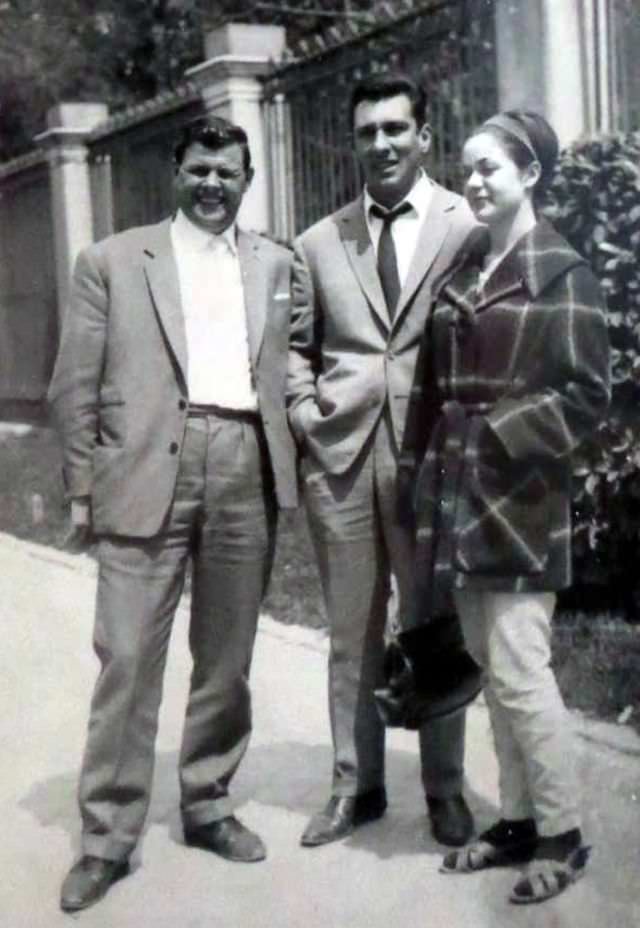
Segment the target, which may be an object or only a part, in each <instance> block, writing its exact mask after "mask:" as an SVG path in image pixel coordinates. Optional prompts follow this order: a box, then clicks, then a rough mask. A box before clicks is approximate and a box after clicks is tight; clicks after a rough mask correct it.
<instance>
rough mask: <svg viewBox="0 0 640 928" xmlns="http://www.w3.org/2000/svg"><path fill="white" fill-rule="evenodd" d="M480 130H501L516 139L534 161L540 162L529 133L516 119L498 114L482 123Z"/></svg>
mask: <svg viewBox="0 0 640 928" xmlns="http://www.w3.org/2000/svg"><path fill="white" fill-rule="evenodd" d="M482 128H483V129H491V128H494V129H501V130H502V131H503V132H505V133H506V134H507V135H511V136H512V137H513V138H514V139H517V140H518V142H520V144H521V145H524V147H525V148H526V149H527V151H528V152H529V154H530V155H531V157H532V158H533V159H534V161H539V160H540V159H539V158H538V155H537V153H536V150H535V148H534V147H533V142H532V141H531V138H530V136H529V133H528V132H527V130H526V129H525V128H524V126H523V125H522V123H520V122H519V121H518V120H517V119H514V118H513V117H512V116H507V115H506V114H505V113H498V114H497V115H496V116H492V117H491V118H490V119H487V121H486V122H483V123H482Z"/></svg>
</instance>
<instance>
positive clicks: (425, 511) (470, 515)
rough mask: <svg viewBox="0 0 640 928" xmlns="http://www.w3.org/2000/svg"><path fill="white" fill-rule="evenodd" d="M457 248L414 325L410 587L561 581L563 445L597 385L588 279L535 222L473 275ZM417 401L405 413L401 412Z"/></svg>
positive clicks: (567, 496) (470, 262)
mask: <svg viewBox="0 0 640 928" xmlns="http://www.w3.org/2000/svg"><path fill="white" fill-rule="evenodd" d="M478 271H479V261H478V257H477V255H474V254H473V250H470V249H467V250H466V252H465V253H464V254H463V256H462V258H461V261H460V262H458V264H457V266H456V267H455V268H454V269H453V270H452V274H451V276H450V277H449V279H448V282H447V283H446V284H445V285H444V286H443V288H442V289H441V290H440V292H439V295H438V297H437V299H436V301H435V304H434V306H433V310H432V313H431V316H430V322H429V324H428V326H427V329H426V332H425V339H424V344H423V357H422V359H421V363H420V364H419V365H418V370H419V371H420V370H421V371H424V372H425V373H424V374H423V375H421V376H420V378H419V380H418V381H417V382H416V384H415V387H414V398H413V402H412V410H411V411H410V414H409V421H408V423H407V433H406V437H405V443H404V449H403V452H404V453H403V457H402V466H401V477H400V480H401V482H402V481H404V482H405V484H406V482H407V480H411V479H413V481H414V483H413V488H414V493H413V504H414V508H415V516H416V527H417V575H418V597H417V601H416V602H417V608H416V609H415V610H414V612H415V616H414V617H413V618H412V617H411V616H409V617H408V620H407V625H408V626H409V627H411V625H412V624H414V623H418V622H420V621H421V616H423V615H424V610H425V608H427V609H428V611H429V612H431V613H434V612H435V613H438V612H442V611H447V610H448V609H449V608H450V606H451V595H450V594H451V591H452V590H455V589H463V588H466V589H475V590H495V591H502V592H518V591H523V592H524V591H551V590H558V589H561V588H562V587H565V586H567V585H569V583H570V582H571V515H570V501H571V455H572V452H573V451H574V450H575V449H576V447H577V446H578V445H579V443H580V442H581V440H582V439H583V437H584V436H585V435H587V434H588V433H589V432H591V431H592V430H593V429H594V428H595V426H596V425H597V424H598V422H600V421H601V419H602V417H603V416H604V415H605V412H606V410H607V405H608V402H609V396H610V384H609V344H608V337H607V329H606V324H605V318H604V314H603V301H602V298H601V295H600V291H599V287H598V284H597V282H596V280H595V278H594V276H593V274H592V273H591V271H590V269H589V268H588V267H587V265H586V263H585V261H584V260H583V259H582V258H581V257H580V256H579V255H578V254H577V253H576V252H575V251H573V249H571V248H570V247H569V245H568V244H567V243H566V241H565V240H564V239H563V238H561V237H560V236H559V235H558V234H557V233H556V232H555V230H554V229H553V228H552V227H551V226H550V225H549V224H548V223H547V222H546V221H544V220H541V221H539V222H538V224H537V225H536V226H535V227H534V228H533V229H532V230H531V231H530V232H528V233H527V234H526V235H524V236H523V237H522V238H521V239H520V240H519V242H517V243H516V245H515V246H514V248H513V249H512V250H511V251H510V252H509V254H508V255H507V256H506V257H505V258H504V259H503V260H502V262H501V263H500V264H499V266H498V267H497V268H496V269H495V270H494V272H493V273H492V274H491V276H490V277H489V279H488V280H487V281H486V283H485V286H484V288H483V289H479V286H478ZM414 410H417V411H418V414H417V415H415V414H413V411H414Z"/></svg>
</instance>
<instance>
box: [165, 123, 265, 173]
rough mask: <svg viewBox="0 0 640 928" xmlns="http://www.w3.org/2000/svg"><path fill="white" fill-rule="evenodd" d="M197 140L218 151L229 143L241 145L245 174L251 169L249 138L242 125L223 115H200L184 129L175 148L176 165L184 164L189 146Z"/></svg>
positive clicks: (174, 158)
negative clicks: (183, 160)
mask: <svg viewBox="0 0 640 928" xmlns="http://www.w3.org/2000/svg"><path fill="white" fill-rule="evenodd" d="M195 142H199V143H200V144H201V145H204V146H205V148H209V149H211V151H218V150H219V149H220V148H226V147H227V145H239V146H240V148H241V149H242V163H243V167H244V172H245V174H248V173H249V171H250V170H251V151H250V150H249V140H248V138H247V133H246V132H245V131H244V129H243V128H242V126H238V125H236V124H235V123H232V122H230V121H229V120H228V119H225V118H224V117H222V116H213V115H208V116H198V117H197V118H196V119H193V120H192V121H191V122H188V123H187V124H186V126H184V127H183V129H182V135H181V136H180V139H179V140H178V142H177V144H176V146H175V148H174V150H173V160H174V162H175V164H176V165H180V164H182V159H183V158H184V154H185V152H186V150H187V148H188V147H189V146H190V145H193V144H194V143H195Z"/></svg>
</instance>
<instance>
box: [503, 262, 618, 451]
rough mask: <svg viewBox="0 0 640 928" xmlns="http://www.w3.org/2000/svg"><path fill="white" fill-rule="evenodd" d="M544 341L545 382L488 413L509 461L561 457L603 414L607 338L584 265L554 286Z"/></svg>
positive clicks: (600, 303) (607, 387)
mask: <svg viewBox="0 0 640 928" xmlns="http://www.w3.org/2000/svg"><path fill="white" fill-rule="evenodd" d="M557 288H558V293H557V294H556V295H557V297H558V299H557V300H554V295H553V294H549V295H548V299H549V302H550V303H554V302H555V303H556V305H557V309H554V311H553V312H552V314H551V320H552V321H551V323H550V326H549V331H548V337H547V339H546V341H545V345H546V347H547V348H548V356H545V357H540V358H539V359H537V361H538V363H539V364H540V365H541V368H542V370H543V371H544V372H545V379H547V378H546V372H549V377H548V384H549V385H548V386H545V387H544V388H542V389H540V390H538V391H537V392H525V393H524V394H523V395H521V396H505V397H504V399H503V400H501V401H500V402H499V403H497V404H496V406H495V407H494V409H493V410H492V411H491V412H490V413H489V414H488V416H487V425H488V426H489V432H490V433H491V434H490V435H487V437H488V438H489V440H490V441H491V438H493V440H495V439H496V438H497V439H498V440H499V443H500V446H501V447H503V448H504V449H505V450H506V451H507V453H508V455H509V457H510V458H511V459H512V460H514V461H525V460H535V459H539V460H540V459H543V460H560V459H562V458H564V457H566V456H568V455H570V454H571V452H572V451H574V449H575V448H576V447H577V446H578V445H579V444H580V442H581V441H582V439H583V438H584V437H585V436H586V435H587V434H588V433H589V432H590V431H591V430H593V429H594V428H595V426H596V425H597V424H598V423H599V422H600V421H601V420H602V418H603V416H604V415H605V413H606V410H607V407H608V404H609V399H610V373H609V340H608V335H607V327H606V322H605V317H604V312H603V309H602V306H603V301H602V298H601V296H600V291H599V287H598V284H597V282H596V280H595V278H594V276H593V274H592V273H591V271H590V270H589V269H588V268H587V267H586V266H584V265H579V266H578V267H576V268H574V269H573V270H571V271H570V272H569V273H568V274H567V276H566V277H565V278H564V279H563V281H562V282H561V283H560V284H558V285H557Z"/></svg>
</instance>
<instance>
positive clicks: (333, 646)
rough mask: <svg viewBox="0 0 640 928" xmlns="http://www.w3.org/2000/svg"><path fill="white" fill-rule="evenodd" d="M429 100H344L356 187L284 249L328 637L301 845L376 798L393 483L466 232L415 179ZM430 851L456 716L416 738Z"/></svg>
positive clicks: (292, 409) (457, 833) (394, 564)
mask: <svg viewBox="0 0 640 928" xmlns="http://www.w3.org/2000/svg"><path fill="white" fill-rule="evenodd" d="M425 103H426V101H425V97H424V93H423V91H422V90H421V88H419V87H418V86H416V84H415V83H414V82H413V81H412V80H410V79H409V78H407V77H405V76H403V75H394V74H390V75H383V76H376V77H373V78H372V79H370V80H368V81H365V82H363V83H362V84H360V85H358V86H356V88H355V89H354V92H353V95H352V100H351V123H352V129H353V136H354V145H355V153H356V155H357V157H358V160H359V162H360V165H361V168H362V171H363V174H364V179H365V188H364V191H363V194H362V195H361V196H360V197H358V199H357V200H355V201H354V202H352V203H350V204H348V205H347V206H346V207H344V208H343V209H341V210H339V211H338V212H337V213H334V214H333V215H330V216H328V217H326V218H325V219H323V220H321V221H320V222H318V223H317V224H316V225H314V226H312V227H311V228H310V229H308V230H307V231H306V232H305V233H303V234H302V235H301V236H300V237H299V239H298V240H297V242H296V243H295V259H294V276H293V290H292V295H293V302H292V328H291V339H290V350H289V373H288V379H287V402H288V408H289V421H290V423H291V427H292V429H293V432H294V434H295V436H296V439H297V442H298V445H299V449H300V452H301V455H302V460H301V472H302V482H303V487H304V497H305V503H306V508H307V512H308V516H309V524H310V529H311V534H312V538H313V541H314V545H315V548H316V552H317V557H318V563H319V569H320V576H321V581H322V586H323V591H324V597H325V604H326V609H327V613H328V619H329V628H330V636H331V642H330V656H329V708H330V717H331V729H332V737H333V747H334V764H333V783H332V792H331V796H330V798H329V801H328V803H327V805H326V806H325V807H324V808H323V809H322V810H321V811H320V812H319V813H318V814H317V815H315V816H314V817H313V818H312V819H311V821H310V822H309V824H308V826H307V828H306V830H305V832H304V834H303V836H302V844H303V845H304V846H307V847H314V846H317V845H321V844H325V843H327V842H329V841H334V840H336V839H339V838H342V837H343V836H345V835H347V834H349V833H350V832H351V831H352V830H353V829H354V828H355V827H357V826H359V825H361V824H364V823H365V822H368V821H372V820H374V819H377V818H379V817H380V816H381V815H382V814H383V813H384V811H385V808H386V804H387V800H386V792H385V785H384V728H383V725H382V722H381V721H380V718H379V717H378V714H377V712H376V708H375V703H374V697H373V692H374V689H375V688H376V687H377V686H379V685H380V683H381V678H382V674H383V655H384V633H385V624H386V621H387V612H388V602H389V595H390V588H391V576H392V575H393V576H394V577H395V582H396V589H397V604H398V614H399V615H400V616H402V613H403V610H404V608H405V606H406V604H407V600H408V597H409V592H410V590H411V586H412V567H413V547H414V545H413V537H412V533H411V532H410V530H409V529H408V528H407V527H406V522H404V520H402V519H399V513H398V508H399V507H398V494H397V486H396V478H397V470H398V462H399V456H400V448H401V446H402V437H403V430H404V426H405V420H406V417H407V408H408V403H409V397H410V393H411V387H412V383H413V381H414V375H415V373H416V363H417V358H418V348H419V345H420V341H421V338H422V334H423V330H424V327H425V323H426V320H427V316H428V312H429V306H430V303H431V297H432V294H433V293H434V290H435V288H436V286H437V284H438V281H439V280H440V279H441V278H442V276H443V274H444V273H445V272H446V271H447V269H448V268H449V267H450V265H451V263H452V261H453V259H454V258H455V256H456V253H457V252H458V250H459V248H460V247H461V245H462V243H463V242H464V240H465V239H466V237H467V235H468V233H469V231H470V230H471V228H472V227H473V225H474V223H473V219H472V217H471V214H470V212H469V211H468V209H467V207H466V204H465V202H464V201H463V200H462V199H461V198H460V197H458V196H456V195H455V194H453V193H450V192H449V191H448V190H445V189H444V188H443V187H441V186H439V185H438V184H436V183H434V182H433V181H432V180H431V179H430V178H429V177H428V176H427V174H426V173H425V171H424V169H423V167H422V161H423V156H424V155H425V154H426V152H427V151H428V148H429V144H430V140H431V134H430V130H429V126H428V125H427V123H426V122H425ZM419 738H420V753H421V762H422V777H423V784H424V790H425V794H426V802H427V808H428V813H429V817H430V821H431V826H432V830H433V833H434V836H435V837H436V838H437V840H439V841H441V842H443V843H445V844H450V845H460V844H464V843H465V841H467V840H468V838H469V837H470V834H471V831H472V828H473V822H472V817H471V814H470V812H469V809H468V807H467V805H466V802H465V800H464V798H463V796H462V783H463V755H464V713H463V712H459V713H458V714H455V715H451V716H450V717H447V718H443V719H438V720H436V721H431V722H429V723H427V724H425V725H423V726H422V728H421V730H420V732H419Z"/></svg>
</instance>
